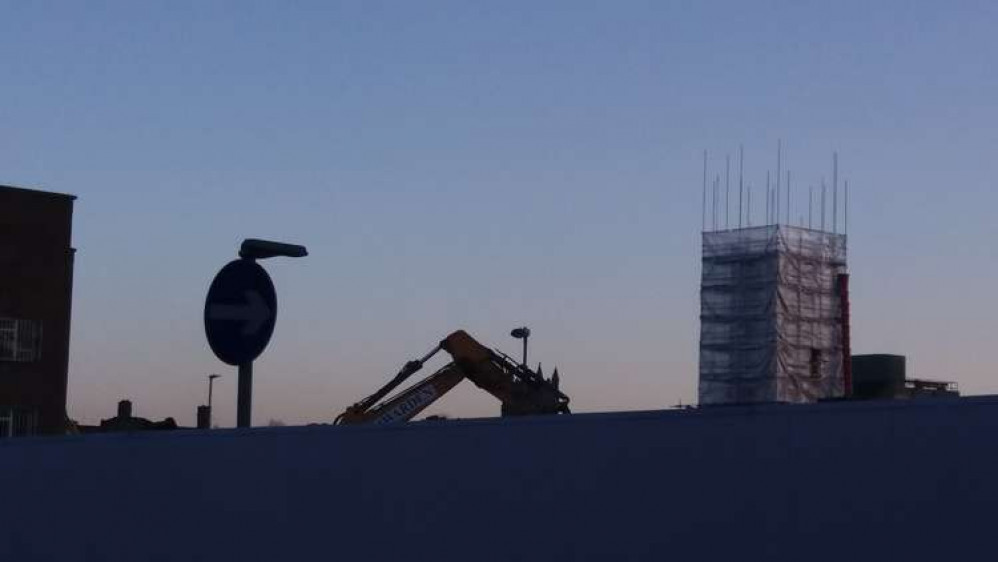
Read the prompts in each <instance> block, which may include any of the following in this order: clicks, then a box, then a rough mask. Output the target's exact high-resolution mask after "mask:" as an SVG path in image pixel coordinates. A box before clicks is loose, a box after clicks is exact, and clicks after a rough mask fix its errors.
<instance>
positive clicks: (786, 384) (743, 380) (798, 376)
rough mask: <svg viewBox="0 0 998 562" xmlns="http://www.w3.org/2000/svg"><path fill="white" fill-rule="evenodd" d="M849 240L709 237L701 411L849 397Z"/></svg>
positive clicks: (736, 233) (762, 234)
mask: <svg viewBox="0 0 998 562" xmlns="http://www.w3.org/2000/svg"><path fill="white" fill-rule="evenodd" d="M848 318H849V317H848V275H847V274H846V236H845V235H844V234H838V233H832V232H825V231H823V230H814V229H810V228H803V227H794V226H789V225H782V224H780V225H775V224H774V225H767V226H758V227H749V228H738V229H731V230H721V231H714V232H704V233H703V271H702V283H701V287H700V388H699V395H700V404H701V405H712V404H736V403H754V402H797V403H799V402H815V401H817V400H822V399H828V398H836V397H841V396H843V395H844V394H845V393H846V392H847V389H848V388H849V386H850V381H849V368H848V361H844V360H843V358H844V357H846V356H847V355H848V353H849V344H848V338H849V327H848V326H849V321H848Z"/></svg>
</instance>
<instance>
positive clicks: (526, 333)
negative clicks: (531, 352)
mask: <svg viewBox="0 0 998 562" xmlns="http://www.w3.org/2000/svg"><path fill="white" fill-rule="evenodd" d="M509 335H511V336H513V337H514V338H516V339H518V340H523V366H524V367H526V366H527V340H528V339H530V328H528V327H526V326H523V327H521V328H516V329H515V330H513V331H512V332H510V333H509Z"/></svg>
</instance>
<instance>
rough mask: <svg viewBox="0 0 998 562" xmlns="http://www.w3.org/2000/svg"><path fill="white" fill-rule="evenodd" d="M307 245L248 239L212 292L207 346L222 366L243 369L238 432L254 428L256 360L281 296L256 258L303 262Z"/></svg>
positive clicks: (207, 301) (207, 313)
mask: <svg viewBox="0 0 998 562" xmlns="http://www.w3.org/2000/svg"><path fill="white" fill-rule="evenodd" d="M306 255H308V252H307V250H306V249H305V247H304V246H297V245H293V244H282V243H280V242H271V241H267V240H255V239H247V240H244V241H243V244H242V246H241V248H240V250H239V259H237V260H233V261H231V262H229V263H228V264H226V265H225V267H223V268H222V269H221V271H219V272H218V274H217V275H216V276H215V279H214V280H213V281H212V282H211V286H210V287H209V288H208V297H207V298H206V299H205V305H204V329H205V335H206V336H207V338H208V345H209V346H210V347H211V350H212V351H213V352H214V353H215V355H216V356H217V357H218V358H219V359H221V360H222V361H223V362H225V363H228V364H229V365H233V366H236V367H238V369H239V381H238V383H237V397H236V401H237V402H236V404H237V407H236V427H249V426H250V425H251V418H252V408H253V360H255V359H256V358H257V357H259V356H260V354H261V353H263V350H264V349H265V348H266V347H267V344H268V343H269V342H270V336H271V335H273V333H274V325H275V324H276V322H277V293H276V292H275V290H274V283H273V282H272V281H271V280H270V276H269V275H268V274H267V271H266V270H265V269H263V267H261V266H260V264H258V263H256V260H257V259H264V258H270V257H275V256H287V257H304V256H306Z"/></svg>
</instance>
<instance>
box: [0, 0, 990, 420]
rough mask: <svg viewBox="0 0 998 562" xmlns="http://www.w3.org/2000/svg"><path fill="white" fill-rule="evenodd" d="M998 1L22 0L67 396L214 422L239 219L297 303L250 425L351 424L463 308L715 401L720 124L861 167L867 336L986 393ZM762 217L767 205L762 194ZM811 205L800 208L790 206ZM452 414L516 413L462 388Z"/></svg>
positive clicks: (604, 378) (583, 360)
mask: <svg viewBox="0 0 998 562" xmlns="http://www.w3.org/2000/svg"><path fill="white" fill-rule="evenodd" d="M996 23H998V7H996V5H995V4H994V3H991V2H956V3H939V2H923V1H918V2H883V3H868V2H852V1H849V2H840V3H827V2H766V3H752V4H751V5H749V4H745V3H734V2H732V3H714V2H657V1H656V2H651V1H647V2H636V1H635V2H575V1H573V2H568V1H551V2H533V1H532V2H526V1H510V2H502V3H494V4H490V5H486V4H484V3H471V2H458V1H448V2H423V3H417V2H380V1H373V0H366V1H358V2H288V3H275V2H179V1H178V2H142V3H130V2H87V3H71V2H55V3H31V2H19V1H8V2H2V3H0V76H3V77H4V80H3V88H0V125H2V130H3V131H4V134H3V135H2V138H0V184H11V185H20V186H24V187H39V188H42V189H48V190H52V191H59V192H69V193H73V194H76V195H78V196H79V199H78V201H77V207H76V215H75V224H74V227H75V233H74V245H75V246H76V247H77V248H78V249H79V252H78V255H77V265H76V279H75V301H74V317H73V340H72V349H71V365H70V388H69V413H70V415H71V417H73V418H74V419H78V420H80V421H83V422H88V423H93V422H96V421H98V420H99V419H100V418H102V417H109V416H111V415H113V413H114V409H115V403H116V402H117V400H119V399H120V398H131V399H132V400H133V402H134V404H135V406H134V408H135V413H136V415H141V416H144V417H150V418H156V419H159V418H163V417H166V416H173V417H175V418H177V420H178V421H179V422H180V423H182V424H193V422H194V411H195V407H196V405H197V404H200V403H202V402H203V401H204V400H205V394H206V391H207V383H206V380H205V377H206V375H207V373H210V372H220V373H223V375H224V376H223V378H222V379H220V380H219V381H218V382H217V385H216V421H218V422H219V423H220V424H221V425H223V426H227V425H232V424H233V423H234V419H235V380H236V377H235V374H234V373H233V372H232V369H230V368H227V367H225V366H224V365H222V364H221V363H219V362H218V361H217V360H216V359H214V357H213V356H212V354H211V352H210V350H209V349H208V347H207V344H206V343H205V340H204V335H203V331H202V327H201V313H202V306H203V298H204V293H205V291H206V290H207V287H208V284H209V283H210V281H211V278H212V276H213V275H214V274H215V273H216V272H217V270H218V269H219V268H220V267H221V266H222V265H223V264H224V263H225V262H226V261H227V260H229V259H231V258H233V257H235V251H236V247H237V245H238V243H239V241H240V240H241V239H242V238H244V237H258V238H273V239H278V240H286V241H290V242H297V243H302V244H305V245H307V246H308V247H309V250H310V252H311V255H310V256H309V257H308V258H306V259H304V260H283V261H282V260H271V261H269V262H267V268H268V269H269V271H270V272H271V275H272V277H273V278H274V281H275V283H276V285H277V288H278V294H279V299H280V305H279V306H280V314H279V317H278V321H277V330H276V332H275V335H274V338H273V340H272V342H271V346H270V348H269V349H268V351H267V352H266V353H265V354H264V356H263V357H262V358H261V359H260V360H259V361H258V363H257V376H256V384H255V407H254V421H255V423H258V424H260V423H266V422H267V420H269V419H281V420H284V421H285V422H287V423H301V422H312V421H315V422H323V421H330V420H331V419H332V418H333V417H334V416H335V414H336V413H338V412H339V411H341V410H342V409H343V408H345V407H346V406H347V405H349V404H350V403H352V402H353V401H356V400H357V399H359V398H361V397H363V396H364V395H366V394H368V393H370V392H372V391H373V390H375V389H376V388H377V387H378V386H380V385H381V384H382V383H383V382H385V381H387V379H388V378H389V377H390V376H391V375H392V374H394V372H395V371H396V370H397V369H398V368H399V366H401V365H402V363H404V362H405V361H406V360H408V359H411V358H414V357H418V356H420V355H422V354H423V353H424V352H425V351H426V350H428V349H429V348H430V347H432V346H433V344H434V343H435V342H436V341H438V340H439V339H441V338H442V337H443V336H445V335H446V334H447V333H449V332H450V331H452V330H454V329H457V328H465V329H467V330H469V331H470V332H471V333H472V334H473V335H475V336H476V337H478V338H479V339H480V340H482V341H483V342H485V343H487V344H491V345H495V346H499V347H502V348H503V349H505V350H506V351H508V352H510V353H514V354H516V353H517V350H518V347H517V342H515V341H514V340H512V339H511V338H509V336H508V332H509V330H510V329H511V328H513V327H515V326H518V325H522V324H526V325H529V326H530V327H531V328H532V330H533V333H534V338H533V339H532V352H531V357H532V359H533V360H540V361H543V363H544V367H545V370H547V371H549V369H551V368H552V367H554V366H555V365H557V366H558V367H559V370H560V371H561V373H562V381H563V385H564V388H565V390H566V391H567V392H568V394H569V395H570V396H571V397H572V405H573V407H574V409H575V410H576V411H602V410H622V409H649V408H662V407H669V406H672V405H674V404H676V403H679V402H683V403H690V402H694V401H695V399H696V366H697V324H698V318H697V315H698V301H697V298H698V296H697V295H698V293H697V285H698V276H699V229H700V220H701V217H700V211H701V209H700V197H701V194H700V184H701V174H702V170H701V166H702V162H701V153H702V150H704V149H707V150H709V151H710V154H711V166H712V170H714V171H715V172H717V171H722V170H721V168H720V167H721V165H722V164H723V158H724V155H725V154H726V153H731V154H732V156H733V157H734V156H735V155H736V154H737V150H738V146H739V144H744V146H745V153H746V165H745V174H746V179H747V181H748V182H750V183H752V184H753V185H755V186H759V185H760V184H762V183H764V181H765V173H766V170H767V169H773V168H775V164H776V143H777V139H783V145H784V155H785V162H786V167H787V168H789V169H791V170H792V171H793V178H794V185H796V186H797V190H796V192H795V194H794V196H793V198H792V200H794V201H797V202H801V201H806V187H805V186H806V185H808V184H814V185H817V184H818V183H819V182H820V180H821V178H822V177H823V176H824V177H830V174H831V153H832V151H833V150H837V151H839V154H840V169H841V177H842V178H846V179H849V180H850V187H851V193H850V198H851V200H850V215H849V221H850V225H849V228H850V231H849V235H850V270H851V272H852V290H853V321H854V327H853V349H854V351H855V352H856V353H871V352H883V353H901V354H905V355H907V356H908V358H909V372H910V373H911V374H912V375H913V376H918V377H924V378H942V379H952V380H955V381H957V382H959V383H960V385H961V387H962V390H963V391H964V392H965V393H968V394H979V393H996V392H998V380H996V378H995V373H994V371H993V368H992V364H993V361H992V360H991V358H990V356H989V351H990V350H991V349H993V348H994V347H995V344H996V339H998V337H996V336H995V331H994V329H993V326H994V321H993V318H994V316H995V308H996V306H995V304H994V302H993V299H992V297H989V296H988V295H989V294H990V291H991V290H992V288H993V287H994V286H995V284H996V281H998V260H996V257H998V256H996V250H995V245H994V241H995V239H996V238H998V227H996V226H995V221H994V220H993V215H994V210H995V208H996V206H998V195H996V190H995V187H996V186H995V183H996V180H995V178H998V159H996V158H995V156H996V154H998V127H996V126H995V125H996V120H998V102H996V100H998V73H996V72H994V62H993V61H994V60H995V59H996V56H998V36H996V35H995V33H994V28H995V24H996ZM755 211H756V217H757V220H758V217H761V207H760V206H758V204H756V205H755ZM800 214H806V206H804V207H803V208H802V207H796V210H795V212H794V216H799V215H800ZM429 412H436V413H446V414H450V415H454V416H480V415H495V414H497V412H498V405H497V404H496V403H495V401H494V400H493V399H492V398H490V397H489V396H487V395H483V394H482V393H480V392H478V391H477V390H476V389H474V388H470V384H469V383H464V384H463V385H462V387H460V388H459V389H458V390H457V391H456V392H455V393H454V395H452V396H448V397H446V398H445V399H444V400H441V401H440V402H439V403H438V405H437V406H436V407H434V408H432V409H431V410H430V411H429Z"/></svg>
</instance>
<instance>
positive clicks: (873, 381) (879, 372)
mask: <svg viewBox="0 0 998 562" xmlns="http://www.w3.org/2000/svg"><path fill="white" fill-rule="evenodd" d="M905 363H906V361H905V356H904V355H888V354H883V353H880V354H872V355H853V356H852V371H853V398H855V399H858V400H877V399H879V400H894V399H905V398H931V397H957V396H960V390H959V389H958V387H957V385H956V383H955V382H951V381H939V380H926V379H911V378H908V375H907V370H906V367H905Z"/></svg>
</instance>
